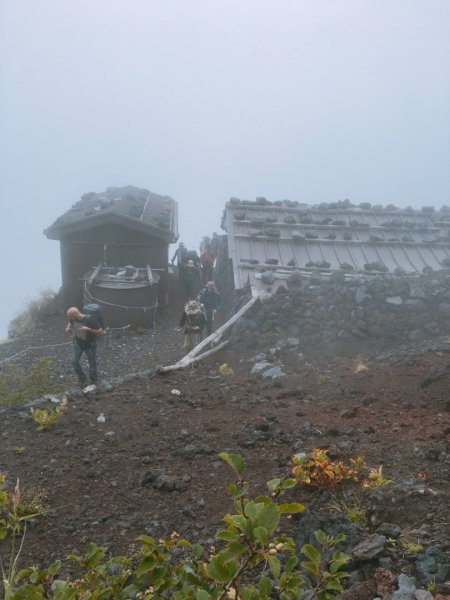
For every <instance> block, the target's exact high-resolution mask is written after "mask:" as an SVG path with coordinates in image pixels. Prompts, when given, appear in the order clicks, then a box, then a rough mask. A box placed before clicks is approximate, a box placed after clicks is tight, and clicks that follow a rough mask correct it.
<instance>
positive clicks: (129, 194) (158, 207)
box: [44, 185, 178, 243]
mask: <svg viewBox="0 0 450 600" xmlns="http://www.w3.org/2000/svg"><path fill="white" fill-rule="evenodd" d="M104 223H119V224H122V225H125V226H126V227H129V228H131V229H136V230H138V231H142V232H144V233H147V234H149V235H155V236H156V237H159V238H162V239H165V240H167V241H168V242H169V243H171V242H174V241H176V239H177V238H178V210H177V203H176V202H175V201H174V200H172V198H170V197H169V196H160V195H158V194H154V193H153V192H150V191H149V190H146V189H142V188H137V187H134V186H131V185H129V186H126V187H121V188H107V189H106V191H105V192H102V193H95V192H89V193H88V194H84V195H83V196H82V197H81V200H79V201H78V202H76V204H74V205H73V206H72V207H71V208H70V209H69V210H68V211H67V212H65V213H64V214H63V215H62V216H60V217H59V218H58V219H56V221H55V222H54V223H53V224H52V225H50V227H48V228H47V229H46V230H45V231H44V233H45V235H46V236H47V237H48V238H50V239H56V240H59V239H61V238H63V237H64V236H66V235H69V234H71V233H74V232H76V231H79V230H82V229H87V228H90V227H96V226H98V225H101V224H104Z"/></svg>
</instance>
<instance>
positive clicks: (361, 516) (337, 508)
mask: <svg viewBox="0 0 450 600" xmlns="http://www.w3.org/2000/svg"><path fill="white" fill-rule="evenodd" d="M327 506H328V509H329V510H330V511H331V512H332V513H334V514H336V513H337V514H344V515H345V516H346V517H347V519H348V520H349V521H350V523H354V524H355V525H359V527H362V528H365V527H366V525H367V523H366V510H365V509H364V499H363V496H362V492H361V491H360V490H359V489H358V490H342V491H341V493H339V494H338V493H332V494H331V500H330V502H329V503H328V505H327Z"/></svg>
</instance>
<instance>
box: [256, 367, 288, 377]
mask: <svg viewBox="0 0 450 600" xmlns="http://www.w3.org/2000/svg"><path fill="white" fill-rule="evenodd" d="M262 376H263V378H265V379H279V378H281V377H286V373H285V372H284V371H283V370H282V369H281V368H280V367H271V368H270V369H267V370H265V371H263V374H262Z"/></svg>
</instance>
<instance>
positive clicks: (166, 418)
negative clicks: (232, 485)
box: [0, 311, 450, 566]
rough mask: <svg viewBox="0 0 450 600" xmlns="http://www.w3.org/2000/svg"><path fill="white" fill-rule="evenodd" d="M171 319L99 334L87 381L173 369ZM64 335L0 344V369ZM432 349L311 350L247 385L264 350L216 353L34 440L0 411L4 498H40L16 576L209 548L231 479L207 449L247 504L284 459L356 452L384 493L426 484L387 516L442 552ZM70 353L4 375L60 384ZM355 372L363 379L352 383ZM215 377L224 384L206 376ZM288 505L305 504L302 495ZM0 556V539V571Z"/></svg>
mask: <svg viewBox="0 0 450 600" xmlns="http://www.w3.org/2000/svg"><path fill="white" fill-rule="evenodd" d="M178 318H179V312H178V311H173V312H170V311H169V312H167V313H166V314H165V315H164V316H163V317H162V318H161V320H160V321H159V323H158V325H157V327H156V329H155V330H154V331H153V332H150V333H142V334H136V333H128V332H112V333H110V334H109V337H108V338H107V339H104V340H102V343H101V345H100V347H99V365H100V369H101V376H102V378H104V379H105V380H108V379H109V378H111V377H115V376H117V375H120V374H122V375H123V374H126V373H130V372H137V371H142V370H144V369H148V368H151V369H154V368H155V367H156V365H159V364H171V363H173V362H175V359H177V358H179V357H180V356H182V354H183V352H182V348H181V344H182V335H181V334H180V333H177V332H175V330H174V329H175V327H176V325H177V321H178ZM63 332H64V319H63V318H62V317H61V318H60V320H59V321H58V320H55V322H54V323H53V324H48V326H47V328H46V329H45V330H44V331H40V332H38V333H37V334H36V335H34V336H32V337H30V338H29V339H26V340H19V341H16V342H13V343H10V344H6V345H4V346H2V347H1V348H0V359H1V358H5V357H7V356H11V355H13V354H15V353H17V352H19V351H21V350H23V349H25V348H27V347H28V346H37V345H41V346H46V345H49V344H59V343H63V342H64V341H65V340H64V337H63V336H64V333H63ZM447 346H448V345H447V342H446V340H440V341H437V342H432V343H430V345H429V348H432V349H431V350H429V351H427V352H424V348H423V347H422V348H418V347H416V348H413V347H412V346H411V347H409V348H406V349H405V348H403V349H402V352H397V350H396V349H391V351H390V354H387V355H386V354H385V360H384V361H381V360H377V352H376V349H375V348H372V350H371V354H370V358H369V357H368V356H366V357H365V356H359V357H358V359H356V357H355V356H353V357H352V356H351V355H350V356H347V357H343V358H340V357H338V356H336V357H335V358H333V359H324V358H322V359H321V358H320V354H319V353H318V352H317V351H316V353H315V356H314V358H313V359H311V358H310V357H308V356H306V357H305V358H304V359H303V360H302V359H301V358H300V357H299V356H298V353H294V352H292V353H291V354H287V355H285V357H284V358H283V361H282V362H283V368H284V369H285V371H286V372H287V377H285V378H284V379H282V380H277V381H269V382H266V381H263V380H262V379H260V378H259V377H258V378H256V377H254V376H250V369H251V364H250V363H249V362H248V360H247V359H248V358H250V357H251V356H253V355H255V354H256V353H257V352H258V351H264V350H267V348H260V349H254V350H243V349H236V348H233V347H227V348H226V349H224V350H222V351H221V352H220V354H218V355H215V356H212V357H211V358H210V359H208V360H207V361H205V362H204V363H200V364H199V365H198V366H197V367H196V368H195V369H191V368H190V369H186V370H184V371H174V372H172V373H171V374H168V375H164V376H163V375H156V376H153V377H149V376H144V377H141V378H139V377H137V378H135V379H130V380H127V381H125V382H124V383H122V384H121V385H118V386H116V387H114V388H113V389H110V390H97V391H95V392H94V393H91V394H84V393H83V392H82V391H81V390H76V391H72V392H70V393H69V394H68V396H69V403H68V409H67V412H66V413H65V414H64V416H63V417H62V418H61V420H60V421H59V422H58V423H57V424H56V425H55V426H54V427H53V428H51V429H49V430H47V431H37V430H36V424H35V423H34V422H33V421H32V420H31V419H30V418H29V409H25V408H24V407H22V406H20V407H17V406H14V407H10V408H7V409H4V410H3V411H2V412H0V444H1V451H0V472H3V473H5V474H6V475H7V478H8V486H9V489H12V488H13V487H14V485H15V482H16V479H17V478H18V479H19V480H20V486H21V488H22V490H31V491H32V490H40V491H42V492H43V494H44V495H45V504H46V506H47V508H48V509H49V512H48V514H47V516H46V517H43V518H39V519H37V520H36V522H34V523H32V524H31V526H29V527H28V529H27V533H26V538H25V543H24V547H23V551H22V556H21V563H22V566H25V565H29V564H32V563H38V564H40V565H47V564H49V563H50V562H51V561H53V560H55V559H56V558H64V557H65V556H66V555H67V554H69V553H72V552H74V551H78V552H83V551H85V549H86V548H87V544H88V542H90V541H94V542H96V543H97V544H101V545H106V546H108V547H109V548H110V550H111V552H112V553H113V554H118V553H124V552H127V551H128V550H129V549H130V547H131V546H133V545H134V544H135V540H136V537H137V536H138V535H140V534H143V533H148V534H150V535H154V536H156V537H157V538H158V537H164V536H168V535H170V533H171V532H172V531H174V530H176V531H178V532H179V533H180V534H181V535H183V536H184V537H187V538H188V539H191V540H192V541H200V542H205V543H212V538H213V537H214V533H215V532H216V531H217V529H218V528H219V525H220V519H221V517H222V515H223V514H224V513H225V512H226V511H228V510H230V509H231V505H230V503H229V501H228V499H227V494H226V485H227V483H229V482H230V481H232V479H233V476H232V472H231V471H230V469H229V467H228V466H227V465H225V464H224V463H222V462H221V461H220V459H219V458H218V454H219V453H220V452H222V451H228V452H232V453H237V454H240V455H241V456H242V457H243V458H244V459H245V462H246V464H247V474H248V479H249V480H250V482H251V483H252V491H255V492H260V491H264V489H265V482H266V481H267V480H269V479H271V478H273V477H278V476H286V475H287V474H288V473H289V461H290V457H291V456H292V455H293V453H294V452H299V451H302V450H305V451H308V450H311V449H313V448H316V447H321V448H328V449H330V451H331V455H332V456H335V457H339V458H348V457H350V456H355V455H357V454H363V455H364V456H365V458H366V461H367V463H368V464H369V465H371V466H374V467H377V466H379V465H383V473H384V475H385V476H386V477H388V478H390V479H393V480H395V481H399V480H402V479H405V478H408V477H412V476H414V477H415V478H416V479H417V480H418V481H423V482H424V483H425V484H426V489H425V492H424V494H423V499H422V500H421V502H420V503H417V499H416V498H412V499H411V500H410V505H407V504H406V505H405V504H404V505H402V506H401V507H398V510H395V507H393V508H392V510H391V512H390V513H389V512H388V514H387V518H390V519H391V522H395V523H396V524H397V525H399V526H400V527H402V528H406V529H408V528H409V529H412V528H415V527H419V526H420V525H421V524H423V523H425V524H426V526H427V536H428V538H427V539H428V541H429V542H431V541H439V540H441V541H447V540H448V539H450V523H449V519H448V510H447V507H448V499H449V489H450V487H449V481H450V465H449V463H448V457H449V454H448V451H449V446H448V444H449V434H450V405H449V401H448V385H449V378H446V377H443V378H442V379H440V380H438V381H436V382H435V383H432V384H431V385H428V386H426V387H421V382H422V381H423V380H424V378H425V377H427V376H429V375H430V373H432V372H434V370H439V369H443V368H445V367H446V365H447V363H448V361H449V359H448V349H447ZM380 350H381V349H380ZM383 350H384V351H385V350H386V349H383ZM449 350H450V348H449ZM69 351H70V346H69V345H68V346H58V347H54V348H44V349H41V350H32V351H28V352H26V353H24V354H22V355H20V357H18V358H16V359H15V362H16V363H18V364H23V365H26V364H30V363H31V362H32V361H33V360H35V359H36V358H37V357H38V356H40V355H51V356H54V369H55V377H60V378H62V379H63V380H64V381H65V382H67V381H68V380H69V379H70V378H71V377H72V374H71V372H70V367H69V366H68V364H67V356H68V353H69ZM400 357H402V358H401V359H400ZM358 362H362V363H364V365H365V366H366V367H367V369H363V370H359V371H358V372H357V369H356V366H357V364H358ZM222 363H227V364H228V365H230V366H231V367H232V368H233V369H234V374H232V375H219V373H218V370H217V367H218V365H220V364H222ZM73 381H74V380H73V379H72V382H73ZM72 387H74V385H73V383H72ZM176 390H177V391H178V392H179V393H178V392H177V391H176ZM100 415H104V417H105V422H99V420H98V417H99V416H100ZM293 495H294V496H295V495H297V497H298V498H300V499H301V500H302V501H304V502H306V503H308V501H309V498H308V495H307V494H306V495H305V494H303V495H301V494H300V492H299V491H296V492H295V493H294V494H293ZM7 553H8V544H7V542H6V541H3V542H1V543H0V556H1V558H2V560H3V561H4V562H6V560H7Z"/></svg>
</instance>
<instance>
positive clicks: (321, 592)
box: [301, 529, 350, 600]
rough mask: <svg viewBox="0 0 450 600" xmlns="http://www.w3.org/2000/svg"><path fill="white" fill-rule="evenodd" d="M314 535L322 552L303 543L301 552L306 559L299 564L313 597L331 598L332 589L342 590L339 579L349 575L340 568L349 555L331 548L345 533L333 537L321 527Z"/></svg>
mask: <svg viewBox="0 0 450 600" xmlns="http://www.w3.org/2000/svg"><path fill="white" fill-rule="evenodd" d="M314 535H315V538H316V540H317V541H318V542H319V544H320V545H321V546H322V553H321V552H319V550H318V549H317V548H316V547H315V546H313V545H312V544H305V545H304V546H303V548H302V553H303V554H305V555H306V557H307V558H308V560H307V561H305V562H302V563H301V564H302V567H303V568H304V569H305V570H306V572H307V573H308V576H309V578H310V581H311V583H312V591H313V598H317V600H331V599H333V598H334V597H335V596H334V594H333V593H332V592H333V591H342V590H343V588H342V585H341V583H340V580H341V579H343V578H344V577H348V576H349V574H348V573H346V572H345V571H341V570H340V569H341V568H342V567H343V566H345V565H346V564H347V563H348V561H349V560H350V557H349V556H348V555H347V554H345V553H344V552H340V551H339V550H333V548H334V547H335V546H336V544H338V543H339V542H342V541H343V540H344V539H345V535H344V534H342V533H341V534H339V535H337V536H336V537H335V538H333V537H331V536H328V535H326V533H325V532H324V531H322V530H321V529H319V530H318V531H316V533H315V534H314ZM327 551H328V552H327ZM330 551H332V554H331V556H329V552H330Z"/></svg>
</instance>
